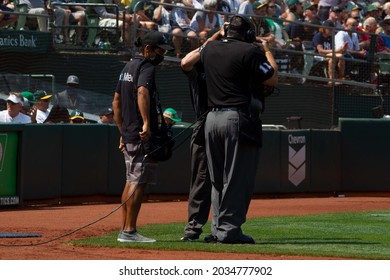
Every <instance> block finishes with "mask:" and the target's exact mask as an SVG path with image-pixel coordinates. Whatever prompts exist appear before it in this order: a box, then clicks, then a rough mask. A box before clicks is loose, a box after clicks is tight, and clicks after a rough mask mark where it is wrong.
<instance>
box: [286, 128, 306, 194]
mask: <svg viewBox="0 0 390 280" xmlns="http://www.w3.org/2000/svg"><path fill="white" fill-rule="evenodd" d="M281 139H282V142H281V143H282V146H281V153H282V174H283V179H282V189H283V190H284V191H289V192H297V191H301V192H305V191H308V190H309V189H308V188H309V186H310V132H309V131H308V130H289V131H283V132H282V138H281Z"/></svg>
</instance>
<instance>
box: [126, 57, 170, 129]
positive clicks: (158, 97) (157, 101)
mask: <svg viewBox="0 0 390 280" xmlns="http://www.w3.org/2000/svg"><path fill="white" fill-rule="evenodd" d="M145 62H146V59H145V58H144V59H142V61H141V62H140V63H139V64H138V66H137V70H136V71H135V73H134V80H133V85H134V90H133V92H134V93H133V94H134V98H133V100H134V105H135V108H136V111H137V118H138V125H139V130H141V123H143V120H142V116H141V113H140V111H139V107H138V86H137V85H138V76H139V72H140V70H141V66H142V65H143V64H145ZM155 96H156V105H157V108H158V112H157V114H158V115H159V119H160V121H161V126H160V131H166V130H167V129H168V128H167V124H166V122H165V119H164V116H163V112H162V108H161V102H160V96H159V94H158V91H157V90H156V95H155Z"/></svg>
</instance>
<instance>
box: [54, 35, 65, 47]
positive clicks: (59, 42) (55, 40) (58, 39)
mask: <svg viewBox="0 0 390 280" xmlns="http://www.w3.org/2000/svg"><path fill="white" fill-rule="evenodd" d="M53 41H54V44H57V45H59V44H62V43H63V42H64V41H62V39H61V38H60V36H58V35H56V36H54V39H53Z"/></svg>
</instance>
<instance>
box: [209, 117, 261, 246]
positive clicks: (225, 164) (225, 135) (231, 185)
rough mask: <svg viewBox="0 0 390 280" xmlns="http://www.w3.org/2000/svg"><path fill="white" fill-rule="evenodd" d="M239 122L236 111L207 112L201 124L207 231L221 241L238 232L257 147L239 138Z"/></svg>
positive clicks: (243, 218)
mask: <svg viewBox="0 0 390 280" xmlns="http://www.w3.org/2000/svg"><path fill="white" fill-rule="evenodd" d="M239 119H240V118H239V113H238V112H236V111H215V112H214V111H211V112H209V113H208V115H207V119H206V123H205V134H206V151H207V160H208V166H209V172H210V178H211V182H212V191H211V209H212V225H211V232H212V234H213V235H214V236H216V237H217V239H218V241H222V242H229V241H235V240H236V239H238V238H239V236H240V234H241V233H242V231H241V225H242V224H243V223H245V221H246V213H247V211H248V208H249V203H250V200H251V197H252V193H253V188H254V182H255V176H256V170H257V163H258V158H259V148H258V146H256V145H254V144H251V143H249V142H246V141H242V139H240V137H239V123H240V120H239Z"/></svg>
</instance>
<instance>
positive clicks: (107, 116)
mask: <svg viewBox="0 0 390 280" xmlns="http://www.w3.org/2000/svg"><path fill="white" fill-rule="evenodd" d="M98 123H108V124H115V120H114V111H113V110H112V108H111V107H108V108H104V109H103V110H101V111H100V113H99V121H98Z"/></svg>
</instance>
